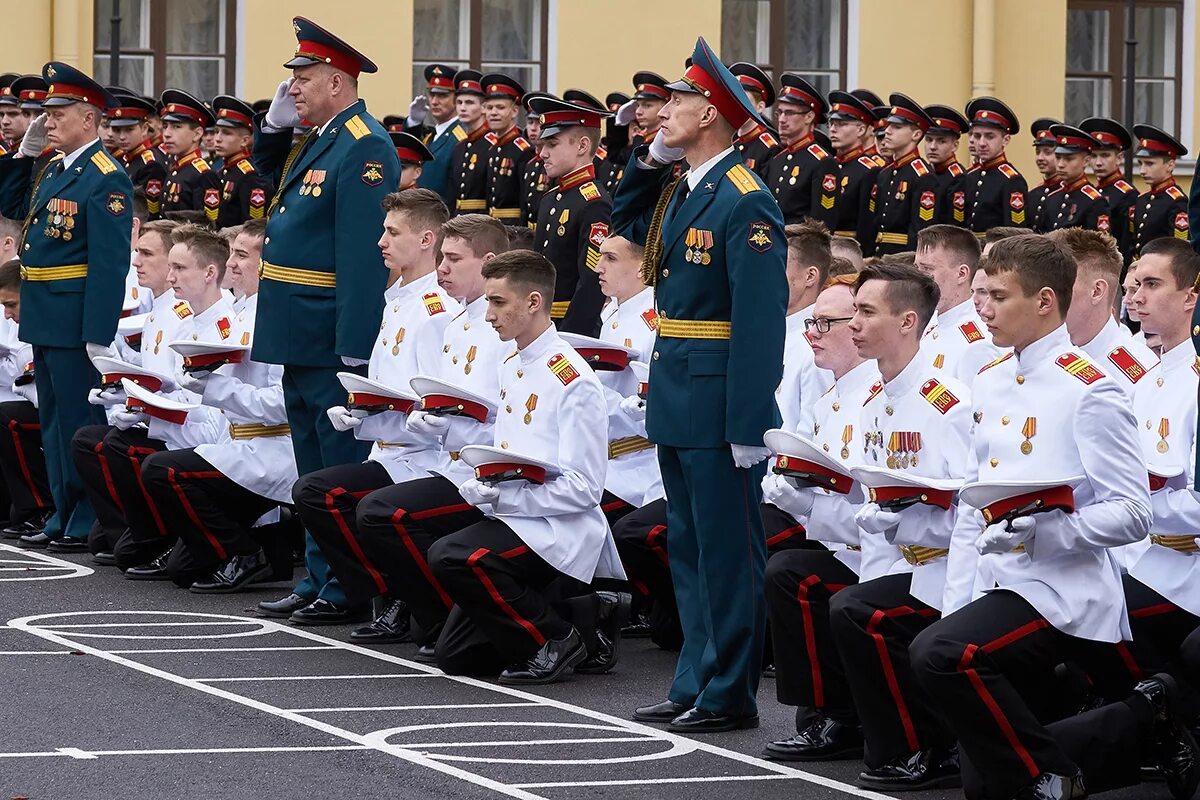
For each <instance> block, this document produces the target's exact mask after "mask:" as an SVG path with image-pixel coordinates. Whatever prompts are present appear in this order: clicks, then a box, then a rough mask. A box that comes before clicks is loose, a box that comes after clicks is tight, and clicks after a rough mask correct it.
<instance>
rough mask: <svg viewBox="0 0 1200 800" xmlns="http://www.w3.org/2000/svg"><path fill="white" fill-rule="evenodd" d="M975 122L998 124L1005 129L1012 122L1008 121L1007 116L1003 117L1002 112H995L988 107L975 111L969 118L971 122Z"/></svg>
mask: <svg viewBox="0 0 1200 800" xmlns="http://www.w3.org/2000/svg"><path fill="white" fill-rule="evenodd" d="M976 122H987V123H989V124H995V125H1000V126H1001V127H1003V128H1004V129H1005V130H1008V129H1009V128H1011V127H1012V123H1011V122H1009V121H1008V118H1007V117H1005V116H1004V115H1003V114H997V113H996V112H995V111H992V110H990V109H984V110H982V111H976V112H975V116H974V117H972V118H971V124H975V123H976Z"/></svg>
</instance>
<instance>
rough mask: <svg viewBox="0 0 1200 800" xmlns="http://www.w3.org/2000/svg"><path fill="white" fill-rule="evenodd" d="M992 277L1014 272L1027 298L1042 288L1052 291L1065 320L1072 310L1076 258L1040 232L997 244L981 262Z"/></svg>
mask: <svg viewBox="0 0 1200 800" xmlns="http://www.w3.org/2000/svg"><path fill="white" fill-rule="evenodd" d="M980 267H982V268H983V271H984V272H986V273H987V274H988V276H989V277H990V276H993V275H999V274H1001V273H1004V272H1012V273H1014V274H1015V275H1016V276H1017V285H1019V286H1020V287H1021V291H1022V292H1024V293H1025V296H1026V297H1032V296H1033V295H1035V294H1037V293H1038V292H1040V291H1041V290H1042V289H1047V288H1048V289H1051V290H1052V291H1053V292H1054V296H1055V297H1056V298H1057V300H1058V310H1059V312H1060V313H1061V314H1062V315H1063V316H1064V317H1065V316H1066V315H1067V310H1068V309H1069V308H1070V307H1071V289H1072V287H1074V286H1075V273H1076V269H1075V259H1074V258H1073V257H1072V256H1071V251H1070V250H1068V249H1067V248H1066V247H1064V246H1063V245H1062V244H1060V243H1059V242H1056V241H1055V240H1053V239H1049V238H1047V237H1045V236H1039V235H1038V234H1036V233H1029V232H1026V233H1025V234H1024V235H1022V236H1011V237H1009V238H1007V239H1004V240H1001V241H999V242H996V243H995V244H994V245H992V249H991V250H989V251H988V254H987V255H986V256H985V257H984V258H983V260H982V261H981V262H980Z"/></svg>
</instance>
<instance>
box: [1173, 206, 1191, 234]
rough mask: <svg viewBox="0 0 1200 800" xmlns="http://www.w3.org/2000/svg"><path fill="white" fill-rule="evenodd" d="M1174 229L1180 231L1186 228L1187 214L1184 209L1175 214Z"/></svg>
mask: <svg viewBox="0 0 1200 800" xmlns="http://www.w3.org/2000/svg"><path fill="white" fill-rule="evenodd" d="M1175 229H1176V230H1180V231H1186V230H1187V229H1188V215H1187V212H1186V211H1180V212H1179V213H1178V214H1176V215H1175Z"/></svg>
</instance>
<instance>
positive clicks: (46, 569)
mask: <svg viewBox="0 0 1200 800" xmlns="http://www.w3.org/2000/svg"><path fill="white" fill-rule="evenodd" d="M11 563H13V562H11V561H0V564H11ZM58 569H62V567H48V566H46V565H45V564H43V565H41V566H37V567H32V566H23V567H0V572H50V571H52V570H58Z"/></svg>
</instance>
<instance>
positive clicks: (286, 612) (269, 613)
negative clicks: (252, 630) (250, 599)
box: [257, 592, 312, 619]
mask: <svg viewBox="0 0 1200 800" xmlns="http://www.w3.org/2000/svg"><path fill="white" fill-rule="evenodd" d="M311 602H312V600H310V599H309V598H307V597H301V596H300V595H298V594H296V593H295V592H292V593H291V594H289V595H288V596H287V597H281V598H279V599H278V600H263V601H262V602H261V603H259V604H258V606H257V610H258V613H260V614H262V615H263V616H264V617H272V618H274V619H287V618H288V617H290V616H291V615H292V614H295V613H296V612H297V611H299V610H300V609H302V608H304V607H305V606H306V605H308V604H309V603H311Z"/></svg>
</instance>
